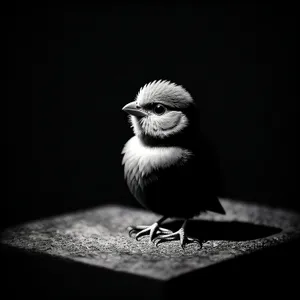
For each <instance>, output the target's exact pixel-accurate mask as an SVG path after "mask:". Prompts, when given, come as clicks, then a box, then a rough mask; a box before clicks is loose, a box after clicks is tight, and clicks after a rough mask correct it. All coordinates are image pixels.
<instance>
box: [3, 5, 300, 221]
mask: <svg viewBox="0 0 300 300" xmlns="http://www.w3.org/2000/svg"><path fill="white" fill-rule="evenodd" d="M207 3H210V4H201V5H200V4H199V5H197V6H196V5H195V4H191V3H188V2H182V3H175V2H174V3H173V4H172V5H163V4H158V3H152V4H145V3H144V4H134V3H127V4H121V3H114V4H106V5H101V4H97V5H96V4H91V3H88V2H83V1H82V3H80V2H77V3H76V4H74V3H73V4H71V3H69V4H55V3H53V2H52V4H51V6H50V4H49V5H48V6H46V5H45V4H40V6H37V5H34V4H29V3H28V2H24V3H23V4H22V5H19V6H15V7H10V8H9V9H7V10H5V11H3V12H2V13H4V14H5V18H3V19H2V20H3V23H4V25H3V28H4V34H3V42H4V43H3V44H4V45H7V63H8V72H7V85H6V86H7V89H8V98H7V101H6V102H7V114H6V115H7V124H6V125H7V127H6V126H4V127H3V128H5V129H6V128H7V130H6V132H4V136H5V137H7V139H4V144H5V145H4V146H3V147H2V149H3V155H2V158H3V167H2V168H1V169H2V171H3V173H4V178H7V182H6V181H3V194H2V195H3V196H2V197H1V198H2V199H1V216H0V217H1V223H2V225H4V226H7V225H10V224H13V223H17V222H21V221H24V220H28V219H34V218H41V217H43V216H48V215H53V214H57V213H62V212H66V211H70V210H76V209H79V208H87V207H93V206H96V205H100V204H102V203H105V202H112V201H114V202H119V203H123V204H126V205H135V201H134V199H132V197H131V195H130V194H129V191H128V190H127V187H126V185H125V183H124V181H123V169H122V167H121V155H120V152H121V149H122V147H123V145H124V143H125V142H126V141H127V140H128V139H129V137H130V136H131V135H132V132H131V129H130V128H129V125H128V124H127V116H126V115H125V113H124V112H122V111H121V108H122V107H123V105H125V104H126V103H128V102H130V101H132V100H134V97H135V96H136V94H137V92H138V90H139V88H140V87H141V86H143V85H144V84H145V83H148V82H149V81H152V80H156V79H168V80H171V81H174V82H176V83H178V84H181V85H183V86H184V87H185V88H186V89H187V90H188V91H189V92H190V93H191V94H192V96H193V98H194V99H195V101H196V102H197V104H198V106H199V107H200V108H201V112H202V113H201V116H200V117H201V119H200V121H201V126H202V130H203V132H205V133H206V134H207V135H208V136H209V138H210V139H211V141H212V142H213V143H214V144H215V145H216V147H217V149H218V153H219V157H220V161H221V167H222V170H223V171H224V174H225V187H226V191H225V193H224V197H233V198H236V199H243V200H246V201H256V202H260V203H266V204H270V205H275V206H283V207H288V208H293V209H298V205H297V203H298V201H299V200H298V193H297V192H298V188H297V183H296V175H295V173H296V171H297V166H296V154H297V150H296V142H297V135H296V118H297V111H296V36H297V31H296V17H297V15H296V7H295V5H294V6H292V5H291V4H290V3H288V2H284V3H281V4H280V5H279V4H278V5H277V4H274V3H273V4H258V3H257V4H255V3H253V4H245V3H244V4H235V5H233V4H226V5H225V4H223V5H222V4H216V3H214V4H213V3H212V2H209V1H207ZM287 3H288V4H287ZM2 141H3V139H2ZM6 191H7V195H5V194H6V193H5V192H6Z"/></svg>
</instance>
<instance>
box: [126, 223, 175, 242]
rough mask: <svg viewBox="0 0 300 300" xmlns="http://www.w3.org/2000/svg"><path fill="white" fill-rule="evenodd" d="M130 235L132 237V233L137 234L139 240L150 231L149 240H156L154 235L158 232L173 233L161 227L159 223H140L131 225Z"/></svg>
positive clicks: (136, 237)
mask: <svg viewBox="0 0 300 300" xmlns="http://www.w3.org/2000/svg"><path fill="white" fill-rule="evenodd" d="M128 229H129V232H128V234H129V236H130V237H131V236H132V234H136V236H135V239H136V240H137V241H138V240H139V237H142V236H144V235H146V234H147V232H148V231H149V240H150V241H153V240H154V236H155V235H156V234H161V233H163V234H168V233H172V231H171V230H169V229H166V228H163V227H159V225H158V223H154V224H152V225H148V226H147V225H138V226H134V227H129V228H128Z"/></svg>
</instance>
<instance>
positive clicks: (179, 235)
mask: <svg viewBox="0 0 300 300" xmlns="http://www.w3.org/2000/svg"><path fill="white" fill-rule="evenodd" d="M178 238H179V240H180V245H181V248H182V249H183V250H184V249H185V246H186V245H187V244H192V243H196V244H198V245H199V247H200V249H199V250H201V249H202V243H203V241H201V240H199V239H197V238H192V237H189V236H186V235H185V232H184V229H183V228H180V229H179V230H178V231H176V232H173V233H171V234H166V235H160V236H158V237H156V238H155V239H154V240H153V242H154V243H155V246H156V247H158V245H159V244H160V243H163V242H167V241H174V240H177V239H178Z"/></svg>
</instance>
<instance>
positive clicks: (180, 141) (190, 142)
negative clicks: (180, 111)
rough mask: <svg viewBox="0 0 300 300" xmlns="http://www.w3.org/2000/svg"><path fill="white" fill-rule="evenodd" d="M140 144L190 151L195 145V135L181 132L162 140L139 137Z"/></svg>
mask: <svg viewBox="0 0 300 300" xmlns="http://www.w3.org/2000/svg"><path fill="white" fill-rule="evenodd" d="M139 138H140V140H141V142H142V143H143V144H144V145H145V146H148V147H181V148H185V149H192V148H193V146H194V144H195V138H196V136H195V133H194V132H193V131H192V130H186V131H182V132H180V133H177V134H175V135H171V136H168V137H164V138H159V137H154V136H150V135H146V134H144V133H142V134H140V135H139Z"/></svg>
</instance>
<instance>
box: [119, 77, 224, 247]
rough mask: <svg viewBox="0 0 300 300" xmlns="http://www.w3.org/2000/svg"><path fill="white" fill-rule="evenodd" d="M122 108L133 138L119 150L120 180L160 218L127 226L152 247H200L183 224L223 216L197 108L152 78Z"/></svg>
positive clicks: (180, 91) (183, 93)
mask: <svg viewBox="0 0 300 300" xmlns="http://www.w3.org/2000/svg"><path fill="white" fill-rule="evenodd" d="M122 110H123V111H124V112H126V113H127V114H128V116H129V123H130V125H131V127H132V130H133V134H134V135H133V136H132V137H131V138H130V139H129V140H128V141H127V142H126V143H125V145H124V147H123V149H122V152H121V154H122V156H123V157H122V165H123V167H124V180H125V181H126V183H127V186H128V188H129V190H130V192H131V194H132V195H133V196H134V198H135V199H136V200H137V201H138V202H139V203H140V205H141V206H142V207H144V208H145V209H147V210H149V211H152V212H153V213H155V214H158V215H160V216H161V218H159V220H157V221H156V222H155V223H153V224H151V225H136V226H130V227H129V235H130V236H132V234H135V238H136V239H137V240H138V239H139V238H141V237H142V236H144V235H148V234H149V242H150V241H151V242H153V243H155V244H156V245H158V244H160V243H163V242H167V241H175V240H179V241H180V245H181V247H182V248H183V249H184V248H185V246H186V245H187V244H189V243H196V244H198V245H199V246H200V248H202V243H203V240H200V239H198V238H195V237H190V236H188V234H187V230H186V225H187V223H188V221H189V220H191V219H193V218H194V217H196V216H198V215H200V214H202V213H205V212H208V211H211V212H214V213H218V214H226V212H225V210H224V208H223V206H222V204H221V202H220V200H219V197H218V193H219V191H220V187H221V186H222V182H221V179H220V178H221V176H220V169H219V165H218V163H217V159H216V156H215V154H214V151H213V150H212V149H213V148H212V147H211V143H209V142H208V139H207V138H206V137H205V136H204V134H203V133H202V132H201V131H200V129H199V114H198V107H197V105H196V103H195V101H194V99H193V98H192V96H191V94H190V93H189V92H188V91H187V90H186V89H185V88H184V87H183V86H182V85H178V84H176V83H174V82H171V81H169V80H163V79H160V80H154V81H151V82H149V83H147V84H145V85H144V86H143V87H141V88H140V90H139V91H138V93H137V95H136V97H135V100H134V101H132V102H130V103H128V104H126V105H125V106H124V107H123V108H122ZM170 218H171V219H172V218H177V219H181V220H182V221H183V223H182V226H181V227H180V228H179V229H178V230H177V231H171V230H170V229H167V228H164V227H162V223H163V222H165V221H166V220H167V219H170Z"/></svg>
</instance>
